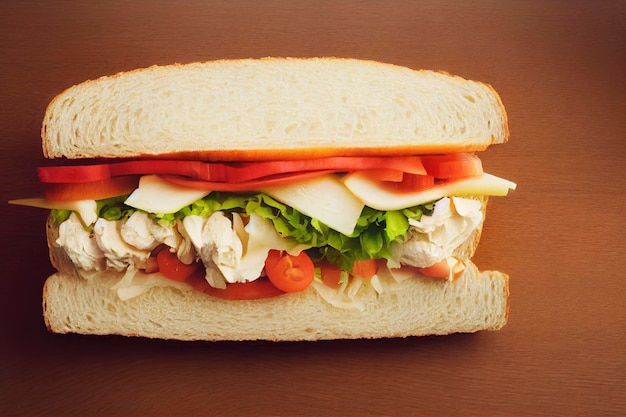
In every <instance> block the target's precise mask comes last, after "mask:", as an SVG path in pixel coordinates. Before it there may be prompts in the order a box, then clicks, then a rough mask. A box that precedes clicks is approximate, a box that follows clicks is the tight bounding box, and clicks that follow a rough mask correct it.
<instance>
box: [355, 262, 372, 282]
mask: <svg viewBox="0 0 626 417" xmlns="http://www.w3.org/2000/svg"><path fill="white" fill-rule="evenodd" d="M376 272H378V262H377V261H376V259H368V260H364V261H355V262H354V263H353V264H352V275H354V276H355V277H360V278H365V279H370V278H371V277H373V276H374V275H375V274H376Z"/></svg>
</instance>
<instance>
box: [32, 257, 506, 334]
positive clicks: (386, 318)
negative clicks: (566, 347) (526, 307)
mask: <svg viewBox="0 0 626 417" xmlns="http://www.w3.org/2000/svg"><path fill="white" fill-rule="evenodd" d="M113 282H114V281H111V280H107V279H100V278H98V279H93V280H90V281H88V280H86V279H83V278H79V277H77V276H74V275H64V274H60V273H57V274H55V275H52V276H51V277H49V278H48V280H47V281H46V284H45V288H44V317H45V320H46V324H47V326H48V328H49V329H50V330H51V331H54V332H57V333H83V334H119V335H126V336H142V337H148V338H163V339H180V340H272V341H287V340H322V339H354V338H381V337H407V336H420V335H429V334H449V333H455V332H475V331H479V330H496V329H499V328H500V327H502V326H503V325H504V324H505V322H506V319H507V317H506V316H507V308H508V306H507V298H508V288H507V285H508V277H507V276H506V275H504V274H501V273H499V272H493V271H489V272H483V273H480V272H478V270H477V269H476V267H475V266H473V265H470V266H469V267H468V268H467V269H466V272H465V273H464V275H463V276H462V277H461V278H459V279H458V280H456V281H454V282H449V281H441V280H435V279H409V280H406V281H403V282H402V283H400V284H388V285H386V286H385V288H384V292H383V293H382V294H380V295H378V294H376V293H375V292H374V291H373V290H369V291H366V292H362V294H361V296H362V297H363V298H362V299H363V302H364V303H365V310H364V311H357V310H346V309H339V308H335V307H332V306H330V305H329V304H327V303H326V302H325V301H324V300H323V299H321V298H320V297H319V295H318V294H317V293H316V292H315V290H314V289H313V288H309V289H308V290H306V291H305V292H302V293H298V294H287V295H283V296H279V297H275V298H270V299H264V300H254V301H226V300H221V299H217V298H213V297H210V296H206V295H204V294H201V293H197V292H194V291H180V290H176V289H172V288H163V287H156V288H153V289H151V290H150V291H149V292H147V293H145V294H143V295H141V296H139V297H136V298H133V299H131V300H127V301H121V300H120V299H119V298H118V297H117V295H116V293H115V292H114V291H112V290H110V289H109V288H110V287H111V285H112V284H113Z"/></svg>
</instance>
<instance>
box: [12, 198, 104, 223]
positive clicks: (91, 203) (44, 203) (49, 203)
mask: <svg viewBox="0 0 626 417" xmlns="http://www.w3.org/2000/svg"><path fill="white" fill-rule="evenodd" d="M9 203H11V204H17V205H20V206H29V207H37V208H43V209H48V210H71V211H75V212H76V213H78V215H79V216H80V218H81V219H82V221H83V223H84V224H85V226H90V225H92V224H93V223H95V222H96V220H98V214H97V213H96V210H97V205H96V200H75V201H55V200H48V199H47V198H23V199H20V200H11V201H9Z"/></svg>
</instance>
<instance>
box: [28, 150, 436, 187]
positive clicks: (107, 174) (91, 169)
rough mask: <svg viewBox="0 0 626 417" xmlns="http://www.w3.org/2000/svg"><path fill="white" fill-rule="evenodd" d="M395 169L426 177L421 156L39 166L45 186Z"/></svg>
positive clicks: (238, 180) (245, 178)
mask: <svg viewBox="0 0 626 417" xmlns="http://www.w3.org/2000/svg"><path fill="white" fill-rule="evenodd" d="M372 168H377V169H380V168H385V169H395V170H399V171H402V172H408V173H411V174H422V175H423V174H426V170H425V169H424V166H423V165H422V160H421V158H420V157H419V156H399V157H351V156H338V157H327V158H314V159H295V160H286V161H263V162H240V163H217V162H216V163H209V162H201V161H181V160H137V161H124V162H117V163H111V164H94V165H83V166H56V167H40V168H39V170H38V172H39V179H40V181H41V182H43V183H81V182H94V181H101V180H105V179H108V178H111V177H117V176H123V175H144V174H161V175H178V176H183V177H188V178H195V179H201V180H205V181H214V182H228V183H241V182H247V181H250V180H255V179H259V178H265V177H272V176H274V175H282V174H287V173H300V172H311V171H332V172H350V171H355V170H362V169H372Z"/></svg>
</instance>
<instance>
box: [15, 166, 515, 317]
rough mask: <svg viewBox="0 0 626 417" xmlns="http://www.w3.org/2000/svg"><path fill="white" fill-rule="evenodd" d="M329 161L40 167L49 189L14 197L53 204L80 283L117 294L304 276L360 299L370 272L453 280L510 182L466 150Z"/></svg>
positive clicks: (60, 240) (330, 296) (340, 300)
mask: <svg viewBox="0 0 626 417" xmlns="http://www.w3.org/2000/svg"><path fill="white" fill-rule="evenodd" d="M331 159H333V160H332V161H328V163H324V161H322V162H320V161H317V162H311V161H298V162H290V161H279V162H274V163H267V162H261V163H248V164H231V165H226V164H206V163H198V162H189V161H178V162H174V161H154V162H153V164H152V166H150V165H149V163H147V161H128V162H121V163H118V164H96V165H86V166H78V167H52V168H42V169H41V170H40V178H41V180H42V182H43V183H44V184H45V187H46V196H47V198H45V199H30V200H21V201H16V203H20V204H28V205H35V206H39V207H45V208H52V209H53V210H52V213H51V216H50V222H51V223H52V224H53V227H55V228H56V229H57V232H56V236H55V240H54V242H53V244H54V245H57V246H58V247H60V248H61V249H62V250H63V251H64V253H65V254H66V255H67V257H68V258H69V259H70V260H71V262H72V263H73V264H74V267H75V268H76V270H77V271H78V272H79V274H80V275H81V276H83V277H85V278H87V279H89V277H90V276H91V275H92V273H93V272H99V271H109V272H110V273H112V274H118V275H119V280H118V282H117V284H116V285H114V286H113V288H112V289H113V290H115V291H117V294H118V296H119V297H120V298H122V299H129V298H132V297H135V296H138V295H140V294H142V293H143V292H145V291H148V290H149V289H150V288H152V287H154V286H164V285H166V286H172V287H177V288H180V289H181V290H191V289H193V290H196V291H202V292H205V293H207V294H209V295H211V296H217V297H221V298H227V299H254V298H264V297H271V296H277V295H280V294H284V293H288V292H298V291H303V290H305V289H307V288H308V287H310V286H313V287H314V288H315V289H316V290H317V291H318V293H319V294H320V295H321V296H322V297H323V298H325V299H326V300H327V301H328V302H330V303H331V304H333V305H336V306H338V307H350V308H352V307H356V308H358V302H356V299H357V297H356V294H357V293H358V291H359V290H360V288H363V287H370V288H373V289H374V290H376V291H379V292H380V291H382V286H381V285H380V281H381V280H385V279H392V280H396V281H397V280H402V279H406V278H408V277H414V276H421V277H423V276H430V277H433V278H434V279H436V278H439V279H454V278H455V277H457V276H458V275H459V274H460V273H462V271H463V268H464V266H463V256H459V255H460V254H462V252H463V250H464V247H465V246H467V245H468V244H470V243H471V241H472V240H473V239H472V237H473V236H475V234H476V233H479V232H480V229H481V226H482V222H483V220H484V212H483V209H484V207H483V206H484V204H485V203H486V197H485V196H488V195H506V194H507V192H508V190H509V189H515V184H514V183H511V182H510V181H507V180H504V179H501V178H498V177H495V176H492V175H489V174H486V173H484V172H483V170H482V164H481V163H480V160H479V159H478V158H477V157H476V156H475V155H473V154H455V155H435V156H423V157H415V156H413V157H399V158H370V159H376V160H373V161H369V165H368V164H367V163H366V162H367V161H364V160H365V159H367V158H343V159H344V160H342V161H341V163H339V162H337V158H331ZM345 159H351V160H352V161H349V162H346V161H345ZM383 159H384V161H382V163H381V160H383ZM123 164H126V165H125V166H123ZM168 164H169V165H168ZM468 242H469V243H468Z"/></svg>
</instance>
